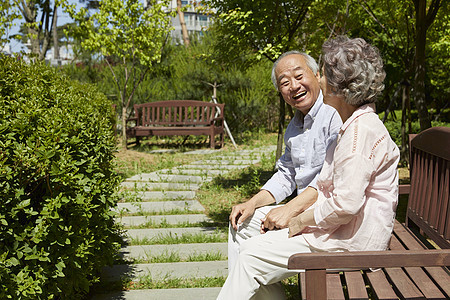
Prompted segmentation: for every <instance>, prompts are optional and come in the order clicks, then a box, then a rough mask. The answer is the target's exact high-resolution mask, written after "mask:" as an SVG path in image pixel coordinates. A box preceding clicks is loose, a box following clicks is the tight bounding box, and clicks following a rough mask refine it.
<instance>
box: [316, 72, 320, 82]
mask: <svg viewBox="0 0 450 300" xmlns="http://www.w3.org/2000/svg"><path fill="white" fill-rule="evenodd" d="M316 78H317V80H320V72H319V71H317V73H316Z"/></svg>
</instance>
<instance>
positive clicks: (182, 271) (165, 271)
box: [100, 260, 228, 282]
mask: <svg viewBox="0 0 450 300" xmlns="http://www.w3.org/2000/svg"><path fill="white" fill-rule="evenodd" d="M227 275H228V266H227V261H226V260H223V261H222V260H220V261H201V262H178V263H153V264H133V265H115V266H112V267H105V268H104V269H103V272H102V274H101V275H100V279H101V281H102V282H115V281H120V280H121V278H129V279H131V280H133V281H138V280H140V278H142V277H144V276H151V279H152V280H164V279H172V278H183V279H193V278H202V277H226V276H227Z"/></svg>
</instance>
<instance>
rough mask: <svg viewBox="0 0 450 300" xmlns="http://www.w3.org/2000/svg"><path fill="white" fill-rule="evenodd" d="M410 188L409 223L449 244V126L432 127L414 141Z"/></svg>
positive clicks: (437, 242)
mask: <svg viewBox="0 0 450 300" xmlns="http://www.w3.org/2000/svg"><path fill="white" fill-rule="evenodd" d="M410 154H411V170H410V178H411V190H410V195H409V200H408V209H407V212H406V223H407V225H408V226H410V225H411V224H410V223H411V222H413V223H414V224H415V225H417V226H418V227H419V228H420V229H421V230H422V231H423V232H424V233H425V234H426V235H428V236H429V237H430V238H431V239H432V240H433V241H434V242H436V244H437V245H438V246H439V247H441V248H443V249H448V248H450V203H449V197H450V196H449V193H450V188H449V186H450V128H449V127H433V128H429V129H427V130H424V131H423V132H421V133H419V134H418V135H417V136H415V137H414V138H413V139H412V141H411V149H410Z"/></svg>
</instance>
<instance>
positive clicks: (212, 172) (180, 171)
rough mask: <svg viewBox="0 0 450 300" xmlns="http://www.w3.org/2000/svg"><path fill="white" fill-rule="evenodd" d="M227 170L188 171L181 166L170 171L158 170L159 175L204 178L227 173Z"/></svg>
mask: <svg viewBox="0 0 450 300" xmlns="http://www.w3.org/2000/svg"><path fill="white" fill-rule="evenodd" d="M228 172H229V170H208V169H189V168H183V166H181V167H179V168H176V169H171V170H167V169H166V170H160V173H163V174H164V173H165V174H176V175H199V176H205V177H207V178H209V177H211V176H217V175H222V174H225V173H228Z"/></svg>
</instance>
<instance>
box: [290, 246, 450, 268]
mask: <svg viewBox="0 0 450 300" xmlns="http://www.w3.org/2000/svg"><path fill="white" fill-rule="evenodd" d="M431 266H450V249H437V250H435V249H431V250H425V249H424V250H388V251H355V252H321V253H298V254H294V255H292V256H291V257H290V258H289V261H288V269H306V270H321V269H347V268H351V269H368V268H394V267H431Z"/></svg>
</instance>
